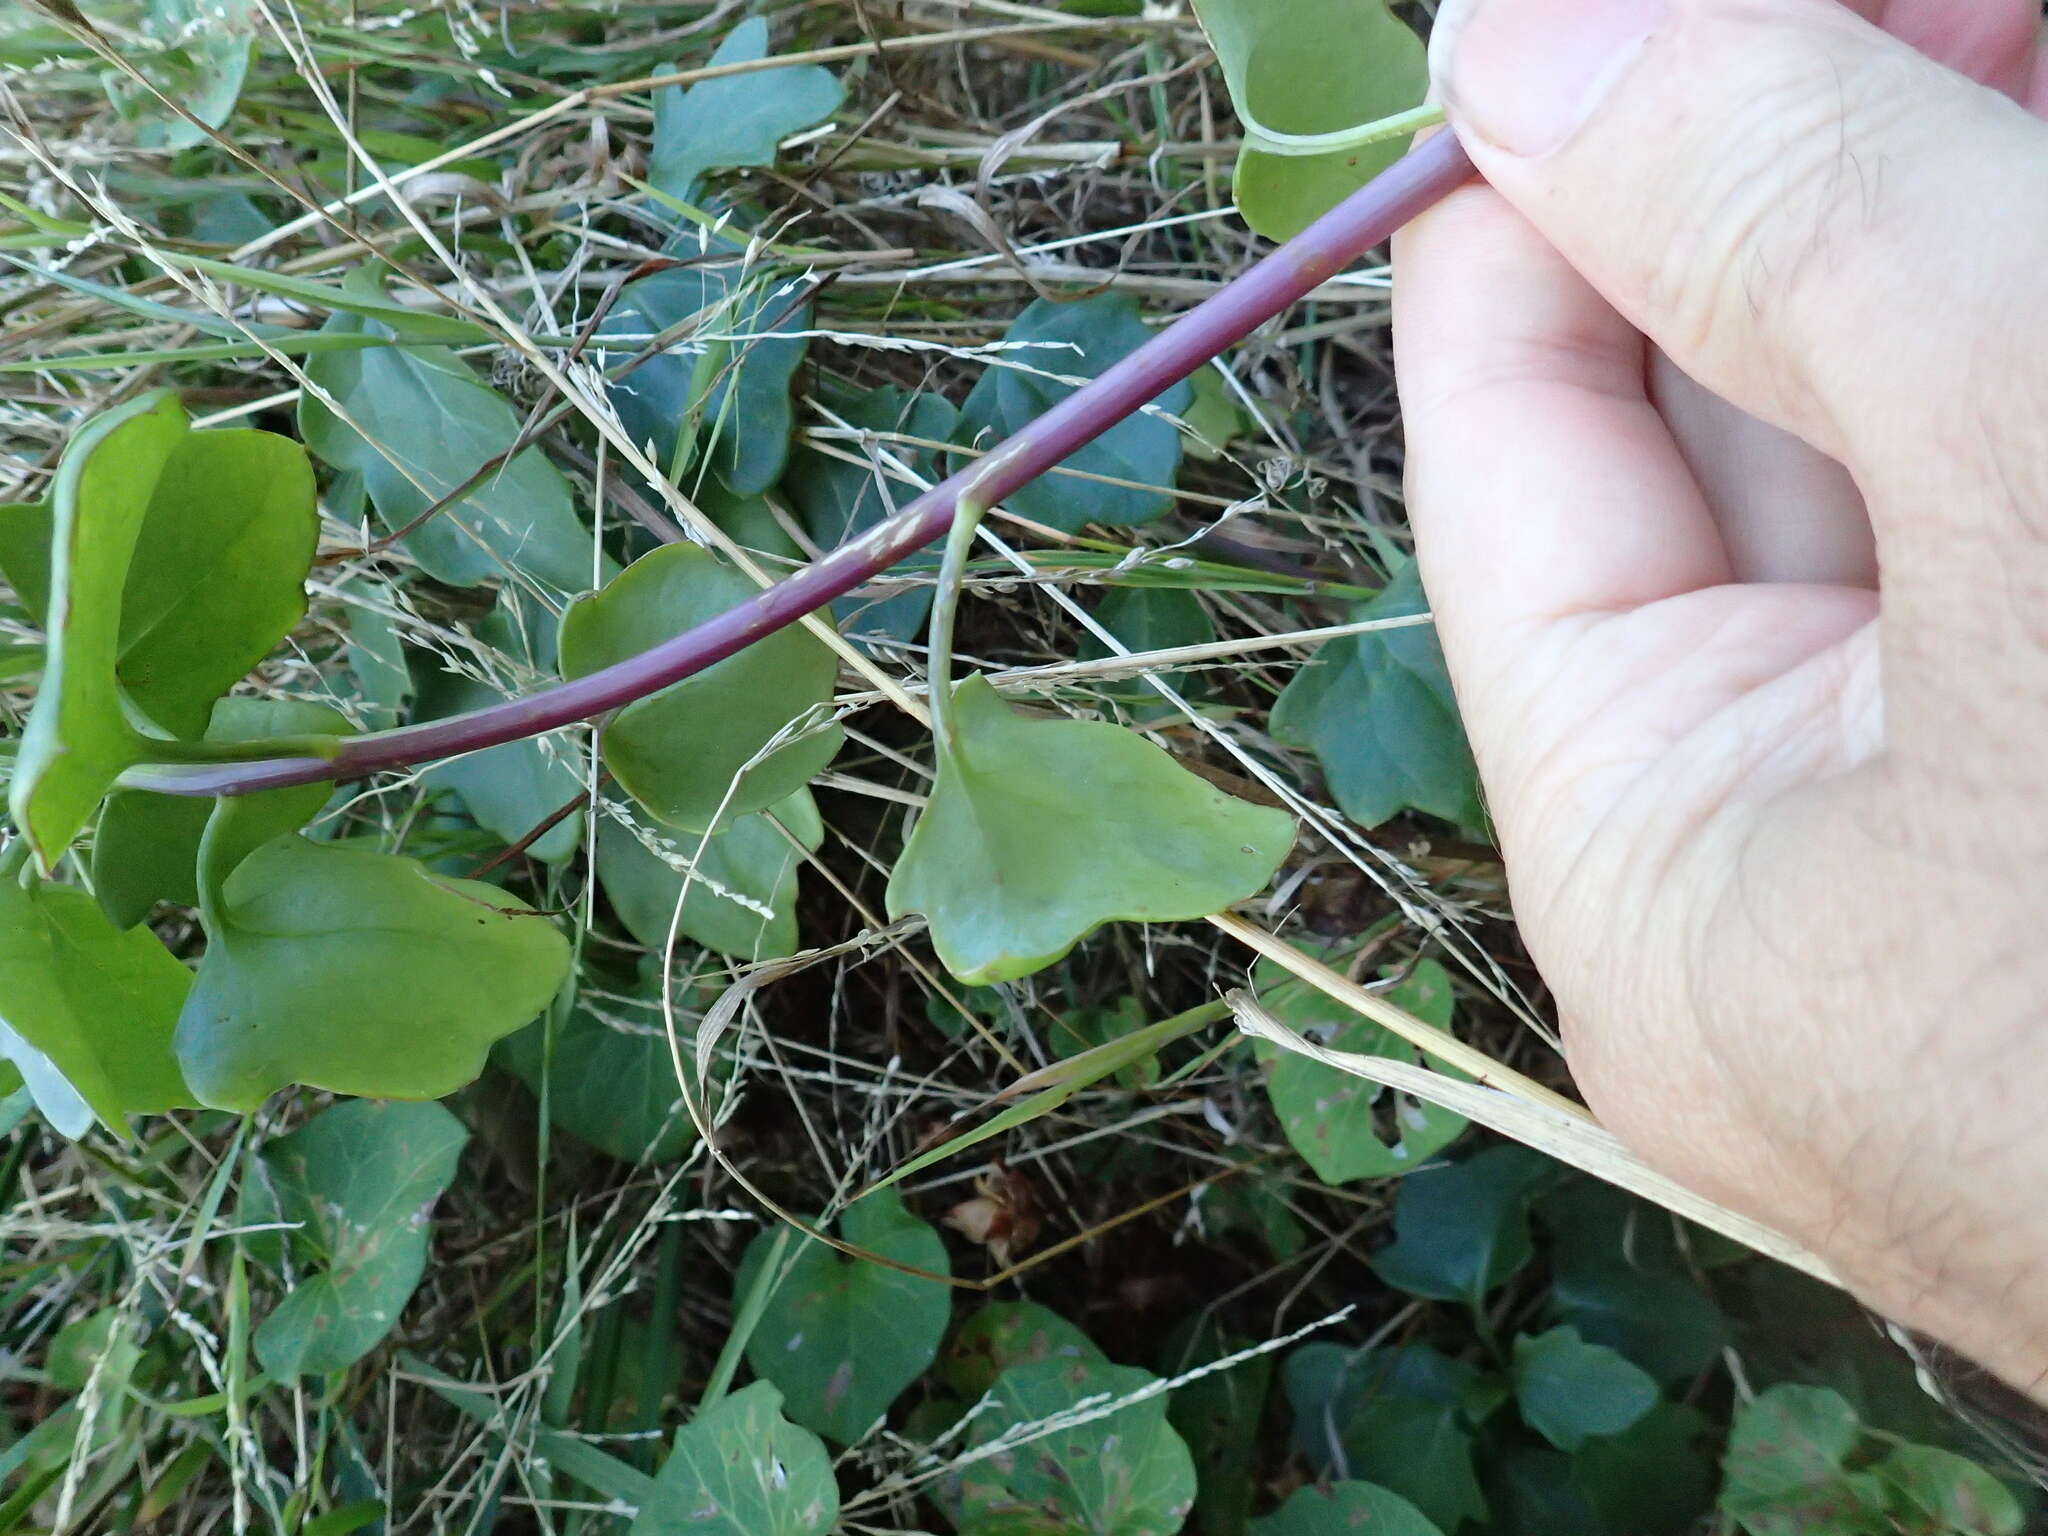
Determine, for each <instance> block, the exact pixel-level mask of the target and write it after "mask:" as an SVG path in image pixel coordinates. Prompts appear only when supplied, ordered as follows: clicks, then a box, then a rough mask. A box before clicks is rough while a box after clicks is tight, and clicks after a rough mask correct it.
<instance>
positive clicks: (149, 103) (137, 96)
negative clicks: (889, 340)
mask: <svg viewBox="0 0 2048 1536" xmlns="http://www.w3.org/2000/svg"><path fill="white" fill-rule="evenodd" d="M144 18H145V19H144V30H145V32H146V33H147V35H148V36H149V37H150V39H151V41H152V42H153V43H154V44H155V46H154V47H149V48H145V49H142V50H140V60H139V61H140V62H141V63H142V65H143V67H144V69H145V71H146V72H147V74H148V75H149V78H150V79H151V80H152V81H153V82H154V83H155V84H156V86H157V87H158V89H160V90H162V91H163V93H164V95H165V96H167V97H169V98H170V99H171V100H173V101H176V102H177V103H179V105H181V106H183V107H184V108H185V110H186V111H187V112H189V113H191V114H192V117H193V118H196V119H197V122H193V121H189V120H187V119H186V118H184V117H181V116H179V115H177V114H175V113H173V112H171V111H170V110H169V109H168V108H166V107H165V106H164V105H163V103H162V102H161V101H159V100H157V99H156V98H155V97H154V96H152V95H147V94H144V93H143V92H142V91H141V90H140V88H139V87H135V86H133V85H131V84H130V82H128V81H126V80H123V79H121V77H119V76H114V77H110V79H111V80H113V81H118V82H119V84H118V85H117V86H111V87H110V88H111V89H113V90H114V92H115V94H116V97H117V99H121V98H122V97H123V96H124V94H125V93H126V92H129V91H132V92H133V93H134V95H133V101H132V104H133V105H134V106H135V107H137V108H139V109H140V110H141V111H142V112H144V113H146V114H147V115H148V117H149V119H150V120H149V121H148V122H147V124H146V125H145V131H144V133H143V135H142V137H143V139H144V141H145V142H151V143H154V144H158V145H161V146H163V147H164V148H167V149H186V148H189V147H190V146H192V145H194V144H203V143H205V142H206V132H205V128H202V127H200V126H199V125H200V124H204V125H205V127H206V128H220V127H223V126H225V125H226V123H227V121H228V119H229V118H230V117H232V116H233V115H234V110H235V103H236V102H237V101H239V100H240V99H241V95H242V85H243V83H244V81H246V80H247V78H248V75H249V63H250V57H251V53H252V51H253V48H254V44H255V39H256V30H257V7H256V5H255V0H149V6H148V9H147V10H146V11H145V13H144Z"/></svg>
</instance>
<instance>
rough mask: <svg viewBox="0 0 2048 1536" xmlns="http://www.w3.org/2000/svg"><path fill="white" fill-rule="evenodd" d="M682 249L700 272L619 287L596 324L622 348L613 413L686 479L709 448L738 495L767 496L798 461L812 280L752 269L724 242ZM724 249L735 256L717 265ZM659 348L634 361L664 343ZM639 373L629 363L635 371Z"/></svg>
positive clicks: (610, 352) (615, 356)
mask: <svg viewBox="0 0 2048 1536" xmlns="http://www.w3.org/2000/svg"><path fill="white" fill-rule="evenodd" d="M675 253H676V254H677V255H680V256H684V257H693V258H696V259H697V261H698V263H699V264H696V265H691V266H684V267H676V268H673V269H671V270H669V271H667V272H657V273H654V274H653V275H652V276H650V277H643V278H641V279H640V280H639V281H638V282H635V283H628V284H627V285H626V287H625V288H624V289H623V290H621V292H620V294H619V298H618V302H617V303H615V304H614V305H613V306H612V311H611V313H610V314H609V315H607V316H606V317H605V319H604V323H603V325H601V326H600V327H599V328H598V338H599V340H600V341H601V342H602V341H606V340H609V341H611V342H613V343H614V344H613V345H612V346H610V347H606V348H602V349H601V350H600V351H599V354H598V355H599V356H600V357H601V358H603V359H604V361H605V362H606V364H607V365H608V366H610V367H612V368H613V369H615V370H616V374H615V377H614V378H613V381H612V383H611V385H610V386H609V389H608V391H607V392H608V394H609V397H610V399H611V403H612V408H613V409H614V410H616V411H617V412H618V413H619V421H620V423H621V424H622V425H623V426H624V427H625V429H626V431H627V433H628V435H630V436H631V438H632V440H633V442H634V443H635V444H637V445H638V446H640V447H642V448H646V449H648V450H649V452H650V454H651V456H652V458H653V459H654V462H655V464H656V465H657V466H658V467H659V468H660V469H661V470H662V471H663V472H664V473H665V474H667V475H668V476H669V477H670V478H671V479H674V480H677V481H679V482H682V483H684V485H685V488H686V489H687V488H688V486H687V482H686V481H683V471H684V470H685V469H687V468H688V467H689V466H690V465H691V464H693V463H695V462H696V459H697V456H698V454H699V453H700V452H701V453H702V454H703V455H704V457H705V458H706V460H707V461H708V463H709V465H710V467H711V469H712V470H713V471H714V472H715V473H716V474H717V476H718V478H719V479H720V480H722V481H723V482H724V483H725V484H726V485H727V486H728V487H730V488H731V489H732V490H733V491H734V492H735V493H737V494H739V495H742V496H753V495H758V494H760V493H761V492H763V491H765V490H767V489H768V488H769V487H770V486H772V485H774V484H775V482H776V480H778V479H779V478H780V477H781V475H782V471H783V467H784V466H785V465H786V464H787V463H788V462H789V443H790V433H791V431H792V430H793V429H794V427H795V425H796V406H795V403H794V401H793V400H792V398H791V395H790V386H791V382H792V380H793V379H794V378H795V377H796V370H797V369H798V368H799V367H800V366H801V365H802V363H803V360H804V354H805V352H806V351H807V350H808V349H809V347H810V343H809V341H807V340H805V339H804V337H803V335H802V333H803V332H804V331H806V330H808V329H809V328H810V324H811V307H810V305H809V304H808V303H801V302H798V295H799V294H800V293H801V292H802V286H801V285H802V283H803V281H804V280H803V279H796V278H786V277H783V276H782V275H781V274H778V273H776V272H772V271H761V270H758V269H753V268H751V267H750V266H749V265H748V264H747V263H745V262H744V261H743V260H742V253H741V252H740V251H738V250H737V249H735V248H730V247H727V246H725V245H723V244H722V243H715V242H712V241H709V240H708V239H707V240H703V241H699V240H696V239H693V238H691V237H687V236H686V237H684V238H683V239H682V240H681V241H680V242H679V243H678V245H677V246H676V247H675ZM713 253H717V254H720V255H728V256H729V258H730V259H729V260H728V261H724V262H712V261H706V260H704V258H705V257H707V256H708V255H711V254H713ZM661 337H668V338H669V340H668V341H666V342H665V343H664V345H663V347H662V350H661V351H659V352H657V353H655V354H654V355H653V356H651V357H648V358H646V359H644V360H642V361H635V359H638V358H639V357H640V354H641V353H642V352H644V351H645V350H646V349H647V348H648V347H649V346H651V345H653V344H654V342H655V341H656V339H657V338H661ZM629 365H630V366H629Z"/></svg>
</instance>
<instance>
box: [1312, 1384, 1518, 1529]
mask: <svg viewBox="0 0 2048 1536" xmlns="http://www.w3.org/2000/svg"><path fill="white" fill-rule="evenodd" d="M1282 1381H1283V1383H1284V1385H1285V1387H1286V1392H1287V1400H1288V1403H1289V1404H1290V1405H1291V1406H1292V1408H1293V1410H1294V1444H1295V1448H1296V1449H1297V1450H1298V1451H1300V1452H1301V1454H1302V1455H1303V1456H1304V1457H1306V1458H1307V1459H1308V1462H1309V1464H1310V1465H1311V1466H1314V1467H1317V1468H1319V1469H1331V1468H1336V1467H1341V1468H1342V1469H1343V1471H1342V1475H1344V1476H1346V1477H1353V1478H1360V1479H1363V1480H1364V1481H1367V1482H1371V1483H1376V1484H1378V1485H1380V1486H1381V1487H1383V1488H1387V1489H1389V1490H1391V1491H1392V1492H1394V1493H1397V1494H1399V1495H1400V1496H1401V1497H1402V1498H1404V1499H1406V1500H1407V1501H1408V1502H1409V1503H1410V1504H1412V1505H1414V1506H1415V1507H1416V1509H1418V1510H1420V1511H1421V1512H1422V1514H1423V1515H1424V1516H1425V1517H1426V1518H1427V1519H1429V1520H1430V1521H1432V1522H1434V1523H1435V1524H1436V1525H1438V1526H1440V1527H1442V1528H1443V1529H1444V1530H1446V1531H1453V1532H1455V1531H1456V1530H1457V1529H1458V1527H1459V1525H1460V1524H1461V1523H1462V1522H1463V1521H1466V1520H1484V1519H1485V1518H1486V1499H1485V1496H1484V1495H1483V1494H1482V1493H1481V1492H1480V1487H1479V1475H1478V1471H1477V1468H1476V1465H1475V1462H1474V1459H1473V1440H1474V1437H1473V1432H1472V1417H1473V1404H1474V1403H1475V1402H1476V1401H1478V1400H1479V1399H1480V1398H1481V1397H1482V1396H1483V1394H1484V1391H1485V1387H1486V1385H1487V1384H1486V1383H1485V1382H1484V1381H1482V1379H1481V1378H1480V1376H1479V1373H1478V1372H1477V1371H1476V1370H1475V1369H1474V1368H1473V1367H1471V1366H1470V1365H1467V1364H1465V1363H1464V1362H1462V1361H1458V1360H1453V1359H1450V1358H1449V1357H1448V1356H1445V1355H1441V1354H1439V1353H1438V1352H1437V1351H1435V1350H1433V1349H1431V1348H1429V1347H1428V1346H1427V1345H1421V1344H1413V1345H1404V1346H1401V1347H1398V1348H1394V1349H1380V1350H1367V1351H1359V1350H1348V1349H1344V1348H1343V1347H1341V1346H1339V1345H1335V1344H1309V1345H1305V1346H1303V1347H1302V1348H1300V1349H1298V1350H1296V1351H1295V1352H1294V1353H1293V1354H1291V1355H1289V1356H1288V1357H1287V1364H1286V1366H1285V1367H1284V1368H1283V1371H1282Z"/></svg>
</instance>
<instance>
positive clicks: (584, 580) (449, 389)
mask: <svg viewBox="0 0 2048 1536" xmlns="http://www.w3.org/2000/svg"><path fill="white" fill-rule="evenodd" d="M366 291H375V290H374V285H370V286H368V287H367V288H366ZM323 334H338V335H365V336H382V337H389V336H390V335H391V329H390V327H389V326H386V325H384V324H383V323H382V322H380V321H376V320H371V319H367V318H364V317H363V316H360V315H351V314H336V315H333V316H331V317H330V318H329V320H328V322H327V325H326V327H325V328H324V331H323ZM306 374H307V377H308V378H309V379H311V380H312V382H313V383H314V384H315V385H316V386H318V388H319V390H321V391H323V392H324V393H325V394H326V395H327V396H331V397H332V398H333V399H334V400H335V401H336V402H337V403H338V404H339V405H340V406H341V408H342V410H343V411H345V412H346V413H347V415H348V420H347V421H344V420H343V419H342V418H341V416H339V415H337V414H336V413H335V412H334V411H332V410H330V409H329V408H328V406H327V405H326V404H325V403H324V401H323V400H322V399H321V398H320V397H319V396H318V395H316V394H315V392H314V391H313V390H310V389H309V390H307V391H306V393H305V394H304V395H303V396H302V397H301V398H300V401H299V434H300V436H302V437H303V438H304V439H305V441H306V446H307V447H308V448H310V449H312V450H313V452H314V453H316V454H318V455H319V456H320V457H321V458H322V459H324V460H326V461H327V463H329V464H331V465H333V466H334V467H335V468H336V469H352V470H355V471H356V472H358V473H359V474H361V475H362V477H363V483H364V484H365V486H367V487H368V489H369V493H370V501H371V504H372V505H373V506H375V508H376V509H377V517H378V520H379V521H380V522H381V523H382V524H383V525H384V527H385V529H386V530H387V531H391V532H396V531H397V530H398V529H400V528H403V527H406V526H407V525H408V524H410V523H411V522H412V521H413V519H414V518H416V517H418V516H419V515H420V514H421V513H422V512H424V511H426V510H427V508H428V507H430V506H432V505H433V504H434V503H436V502H438V501H440V500H441V498H442V497H444V496H447V495H450V494H452V493H453V492H454V491H455V490H456V488H457V487H458V486H463V485H467V484H468V483H469V482H470V480H471V479H472V478H473V477H475V476H476V474H477V472H478V471H479V470H482V469H483V468H484V466H485V465H487V464H490V463H491V462H492V461H493V460H494V459H497V458H498V457H499V456H500V455H502V454H504V453H505V452H507V451H508V450H509V449H510V448H511V447H512V445H513V444H514V443H516V442H518V441H519V436H520V431H521V428H522V422H521V420H520V418H519V415H518V413H517V412H515V411H514V410H513V409H512V406H511V404H510V403H509V402H507V401H506V399H505V397H504V396H503V395H500V394H499V393H498V392H497V391H496V390H494V389H492V388H491V387H490V386H489V385H487V384H485V383H484V382H483V380H481V379H479V378H478V377H477V376H476V374H475V373H474V372H473V371H472V370H471V368H470V366H469V364H467V363H465V362H464V361H463V360H462V359H461V358H460V357H458V356H457V355H456V354H455V353H454V352H452V351H450V350H449V349H448V348H446V347H372V348H367V349H365V350H362V351H356V352H327V353H322V354H320V355H318V356H316V357H314V358H313V359H311V360H310V361H309V362H308V363H307V365H306ZM351 423H353V425H351ZM358 428H360V430H358ZM364 434H368V435H367V437H366V436H365V435H364ZM401 466H402V467H401ZM402 543H403V546H404V548H405V551H406V553H407V554H409V555H411V556H412V558H413V559H415V560H417V561H418V562H419V564H420V567H421V569H423V570H425V571H426V572H427V574H428V575H430V576H433V577H434V578H436V579H437V580H440V581H445V582H448V583H450V584H451V585H453V586H458V587H473V586H476V585H478V584H480V583H482V582H485V581H489V580H491V579H493V578H496V577H502V576H504V575H505V574H506V573H507V572H518V573H520V574H523V575H525V576H529V577H531V578H533V579H534V580H536V581H539V582H541V583H543V584H544V585H546V586H548V587H551V588H554V589H555V590H557V591H561V592H575V591H580V590H581V589H582V588H583V587H585V586H586V585H588V584H589V581H590V566H591V541H590V531H589V530H588V529H587V528H585V527H584V526H583V524H582V522H581V521H580V520H579V519H578V518H577V516H576V509H575V503H574V500H573V498H572V496H571V494H570V490H569V482H568V481H567V480H566V479H564V478H563V476H562V473H561V471H560V470H558V469H556V468H555V466H554V465H553V464H552V463H551V462H549V460H548V457H547V455H546V454H544V453H542V452H541V450H540V449H538V448H525V449H522V450H521V451H520V452H518V453H516V454H514V455H513V456H512V458H511V459H510V460H509V461H507V462H506V463H504V464H501V465H499V466H498V467H497V468H495V469H493V470H491V471H490V473H488V474H487V475H485V476H484V478H483V479H482V480H481V481H479V482H478V484H477V485H476V487H475V489H473V490H472V491H470V492H469V494H468V495H466V496H464V497H463V498H462V500H460V501H459V502H456V503H455V504H454V505H452V506H447V507H443V508H442V509H441V510H440V511H439V512H437V513H435V514H434V516H433V517H431V518H429V519H428V520H427V521H426V522H425V523H424V524H422V525H421V526H420V527H419V528H416V529H414V530H413V531H412V532H411V533H409V534H407V535H406V536H405V538H404V539H403V541H402Z"/></svg>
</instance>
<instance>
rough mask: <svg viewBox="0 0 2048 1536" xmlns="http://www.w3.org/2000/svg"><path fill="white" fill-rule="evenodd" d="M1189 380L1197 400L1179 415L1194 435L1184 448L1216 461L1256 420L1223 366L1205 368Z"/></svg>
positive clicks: (1193, 453)
mask: <svg viewBox="0 0 2048 1536" xmlns="http://www.w3.org/2000/svg"><path fill="white" fill-rule="evenodd" d="M1189 383H1190V384H1191V385H1192V386H1193V388H1194V392H1195V398H1194V403H1193V404H1191V405H1190V406H1189V407H1188V408H1187V409H1186V410H1185V411H1183V412H1181V417H1180V419H1181V420H1182V421H1184V422H1185V423H1187V425H1188V428H1189V430H1190V431H1192V432H1193V433H1194V436H1193V437H1190V438H1189V439H1188V440H1187V441H1186V442H1185V443H1183V444H1182V450H1183V451H1184V452H1186V453H1187V454H1188V455H1190V456H1191V457H1193V458H1197V459H1200V460H1202V461H1203V462H1204V463H1207V464H1213V463H1215V462H1217V461H1218V460H1220V459H1221V458H1222V457H1223V456H1224V454H1225V453H1226V452H1227V451H1228V450H1229V448H1230V445H1231V444H1232V443H1234V442H1236V441H1237V439H1238V438H1239V437H1240V436H1242V435H1243V434H1244V432H1245V431H1246V430H1247V429H1248V428H1249V427H1251V426H1253V425H1255V423H1254V422H1253V421H1252V420H1251V418H1250V417H1249V416H1248V415H1247V413H1246V411H1245V409H1244V407H1243V406H1242V405H1240V404H1239V403H1238V399H1237V395H1236V394H1235V393H1234V392H1233V391H1232V390H1231V387H1230V384H1229V382H1228V381H1227V380H1226V379H1225V378H1224V376H1223V371H1222V369H1221V368H1220V367H1215V368H1204V369H1202V370H1201V371H1200V372H1198V373H1197V374H1196V375H1195V376H1194V378H1193V379H1191V380H1190V381H1189Z"/></svg>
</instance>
